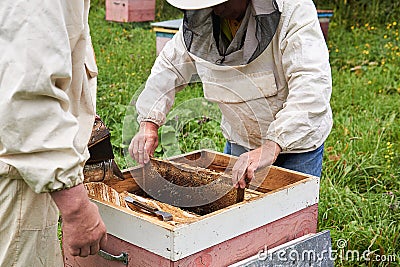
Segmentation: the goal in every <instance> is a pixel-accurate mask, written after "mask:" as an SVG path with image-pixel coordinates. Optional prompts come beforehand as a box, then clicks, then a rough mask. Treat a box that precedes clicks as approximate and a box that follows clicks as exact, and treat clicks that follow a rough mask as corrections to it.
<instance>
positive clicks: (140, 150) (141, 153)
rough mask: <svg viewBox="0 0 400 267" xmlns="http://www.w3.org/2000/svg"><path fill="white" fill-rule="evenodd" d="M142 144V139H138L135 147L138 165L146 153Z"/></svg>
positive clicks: (141, 162)
mask: <svg viewBox="0 0 400 267" xmlns="http://www.w3.org/2000/svg"><path fill="white" fill-rule="evenodd" d="M144 144H145V141H144V140H140V141H139V142H138V148H137V155H138V160H137V161H138V163H139V164H140V165H143V164H144V155H145V154H146V152H145V151H144Z"/></svg>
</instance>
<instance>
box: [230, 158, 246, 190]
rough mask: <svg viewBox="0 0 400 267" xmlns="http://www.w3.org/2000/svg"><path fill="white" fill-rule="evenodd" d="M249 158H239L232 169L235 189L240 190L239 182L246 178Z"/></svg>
mask: <svg viewBox="0 0 400 267" xmlns="http://www.w3.org/2000/svg"><path fill="white" fill-rule="evenodd" d="M247 161H248V160H247V158H244V157H239V159H238V161H237V162H236V163H235V165H234V166H233V169H232V183H233V185H234V186H235V188H238V187H239V186H240V185H239V181H240V180H241V179H242V177H243V176H244V174H245V172H246V169H247Z"/></svg>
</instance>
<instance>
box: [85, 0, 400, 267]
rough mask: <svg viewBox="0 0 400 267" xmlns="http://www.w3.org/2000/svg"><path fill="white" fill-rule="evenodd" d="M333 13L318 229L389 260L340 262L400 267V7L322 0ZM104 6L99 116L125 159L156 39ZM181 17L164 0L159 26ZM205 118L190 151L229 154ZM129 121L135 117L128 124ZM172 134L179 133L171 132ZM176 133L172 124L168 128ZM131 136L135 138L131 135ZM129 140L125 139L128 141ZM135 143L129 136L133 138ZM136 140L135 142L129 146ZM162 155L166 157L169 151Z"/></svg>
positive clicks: (95, 5)
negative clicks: (329, 125)
mask: <svg viewBox="0 0 400 267" xmlns="http://www.w3.org/2000/svg"><path fill="white" fill-rule="evenodd" d="M315 3H316V5H317V7H318V8H321V9H327V8H331V9H334V16H333V18H332V20H331V23H330V28H329V40H328V47H329V50H330V58H331V66H332V76H333V93H332V100H331V105H332V109H333V114H334V127H333V129H332V132H331V134H330V136H329V138H328V140H327V141H326V143H325V148H326V149H325V156H324V157H325V158H324V168H323V170H324V171H323V175H322V178H321V192H320V202H319V203H320V207H319V228H320V229H321V230H323V229H328V230H330V231H331V235H332V241H333V248H334V249H339V248H338V246H337V241H338V240H342V239H343V240H345V241H346V247H345V248H343V249H342V251H341V252H343V253H345V252H346V251H351V250H357V251H359V252H360V253H362V252H363V251H365V250H369V251H370V252H371V259H377V258H378V257H376V256H381V258H380V259H382V257H383V256H389V255H395V256H396V257H395V261H394V262H393V258H391V259H390V260H388V257H387V258H386V260H385V261H379V260H376V261H372V260H370V261H366V260H362V259H348V258H347V259H346V258H343V257H342V259H340V258H339V259H338V260H337V261H336V265H337V266H398V265H399V264H400V240H399V239H400V237H399V233H400V167H399V166H400V153H399V151H400V142H399V139H400V117H399V116H400V115H399V114H400V109H399V103H400V48H399V23H400V21H398V20H399V18H400V7H399V3H400V2H399V1H378V0H370V1H365V0H357V1H356V0H332V1H328V0H315ZM104 6H105V5H104V1H103V0H97V1H92V10H91V14H90V25H91V30H92V39H93V43H94V49H95V52H96V56H97V63H98V66H99V84H98V97H97V100H98V104H97V108H98V113H99V115H100V116H101V117H102V118H103V120H104V121H105V122H106V124H107V125H108V126H109V127H110V129H111V133H112V143H113V146H114V151H115V153H116V156H117V161H118V163H119V164H120V165H121V166H122V167H124V166H126V162H125V159H124V155H123V150H124V148H125V147H126V144H127V140H123V137H122V129H123V122H124V118H125V114H126V111H127V106H128V105H129V103H130V101H131V99H132V97H133V96H134V95H135V93H136V91H137V90H139V89H140V88H141V87H142V85H143V84H144V82H145V81H146V78H147V77H148V75H149V73H150V69H151V67H152V64H153V62H154V60H155V57H156V55H155V34H154V32H153V31H152V29H151V26H150V23H114V22H107V21H105V20H104V16H105V10H104ZM180 16H181V12H180V11H179V10H176V9H174V8H172V7H171V6H170V5H168V4H167V3H166V2H165V1H162V0H157V8H156V20H157V21H161V20H166V19H174V18H179V17H180ZM201 96H202V92H201V88H199V87H196V86H194V87H193V88H189V89H188V90H183V91H182V92H181V93H179V94H178V95H177V99H176V104H177V105H179V103H182V102H183V101H185V100H187V99H192V98H199V97H201ZM204 116H205V117H203V118H197V119H196V120H192V121H189V122H187V123H185V125H181V124H180V121H176V122H175V124H174V123H172V124H170V125H168V126H170V127H178V126H179V125H180V126H179V127H178V128H179V129H180V131H179V133H178V135H177V136H172V138H173V137H175V138H177V139H179V142H180V146H181V148H182V149H184V150H188V151H190V150H193V149H197V148H198V144H199V143H200V141H201V140H203V139H206V138H208V139H211V140H213V142H214V143H215V144H216V149H218V150H221V149H222V146H223V143H224V140H223V139H222V136H221V135H220V129H219V127H218V126H217V124H216V123H215V121H214V120H208V119H207V118H209V114H206V113H205V114H204ZM128 119H129V118H128ZM169 129H170V128H169ZM166 132H168V128H166ZM131 134H132V135H133V134H134V131H133V130H132V132H131ZM125 139H126V138H125ZM128 139H129V138H128ZM128 141H129V140H128ZM163 151H164V150H163V149H162V148H159V149H158V155H159V156H161V155H162V154H163Z"/></svg>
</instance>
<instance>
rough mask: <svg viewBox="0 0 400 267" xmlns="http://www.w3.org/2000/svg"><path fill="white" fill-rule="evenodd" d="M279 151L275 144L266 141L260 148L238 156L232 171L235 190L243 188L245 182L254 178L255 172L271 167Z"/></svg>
mask: <svg viewBox="0 0 400 267" xmlns="http://www.w3.org/2000/svg"><path fill="white" fill-rule="evenodd" d="M281 150H282V149H281V148H280V146H279V145H278V144H277V143H275V142H272V141H267V142H265V144H264V145H262V146H261V147H259V148H257V149H254V150H252V151H249V152H247V153H244V154H242V155H240V157H239V158H238V160H237V161H236V163H235V165H234V166H233V169H232V183H233V185H234V186H235V188H239V187H240V188H245V187H246V182H250V181H251V180H252V179H253V178H254V174H255V171H256V170H258V169H261V168H264V167H267V166H270V165H272V164H273V163H274V162H275V160H276V158H277V157H278V155H279V153H280V152H281Z"/></svg>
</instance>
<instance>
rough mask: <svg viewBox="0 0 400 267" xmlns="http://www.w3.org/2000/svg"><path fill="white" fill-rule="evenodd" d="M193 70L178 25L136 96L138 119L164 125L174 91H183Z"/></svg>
mask: <svg viewBox="0 0 400 267" xmlns="http://www.w3.org/2000/svg"><path fill="white" fill-rule="evenodd" d="M195 73H196V68H195V65H194V63H193V61H192V59H191V57H190V56H189V54H188V52H187V50H186V46H185V44H184V42H183V33H182V28H181V29H180V30H179V31H178V32H177V33H176V34H175V35H174V37H173V38H172V39H171V40H170V41H169V42H168V43H167V44H166V45H165V47H164V48H163V50H162V51H161V52H160V54H159V56H158V57H157V59H156V61H155V63H154V65H153V68H152V70H151V74H150V76H149V78H148V79H147V81H146V85H145V88H144V90H143V91H142V93H141V94H140V95H139V98H138V100H137V102H136V110H137V112H138V122H139V123H140V122H141V121H151V122H154V123H156V124H157V125H159V126H160V125H163V124H164V123H165V120H166V115H167V114H168V112H169V111H170V109H171V107H172V105H173V103H174V99H175V93H176V92H178V91H180V90H182V89H183V88H184V87H185V86H186V85H187V84H188V83H189V82H190V79H191V78H192V75H193V74H195Z"/></svg>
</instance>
